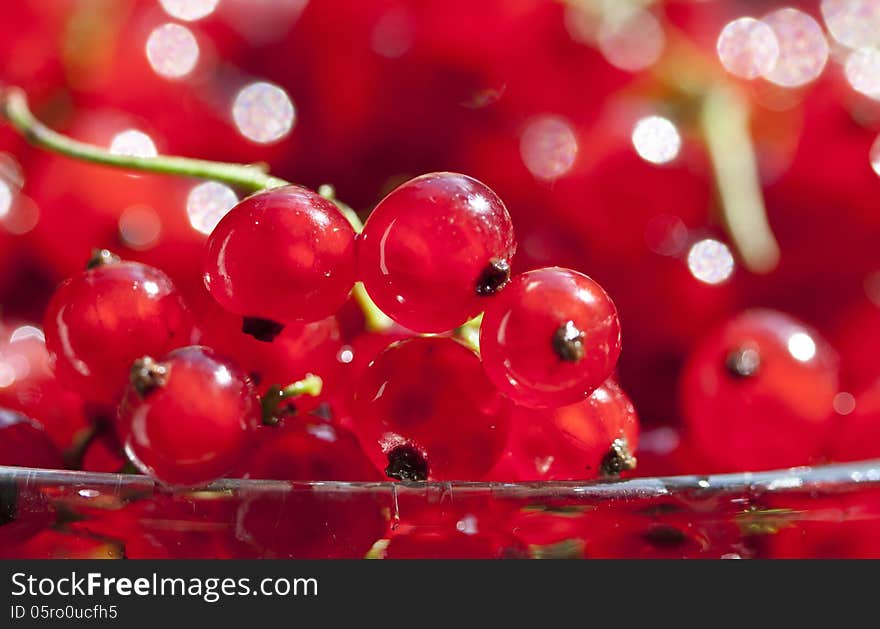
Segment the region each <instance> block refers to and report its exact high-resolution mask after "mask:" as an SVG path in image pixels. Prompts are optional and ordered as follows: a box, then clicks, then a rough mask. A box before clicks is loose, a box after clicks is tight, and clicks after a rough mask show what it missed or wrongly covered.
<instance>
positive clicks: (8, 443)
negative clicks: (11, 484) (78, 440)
mask: <svg viewBox="0 0 880 629" xmlns="http://www.w3.org/2000/svg"><path fill="white" fill-rule="evenodd" d="M0 465H10V466H18V467H42V468H47V469H62V468H63V467H64V462H63V460H62V458H61V452H60V451H59V450H58V448H56V447H55V444H54V443H52V440H51V439H50V438H49V436H48V435H47V434H46V431H45V430H43V427H42V426H41V425H40V424H39V423H37V422H36V421H34V420H33V419H31V418H30V417H27V416H26V415H22V414H21V413H18V412H16V411H10V410H8V409H5V408H0Z"/></svg>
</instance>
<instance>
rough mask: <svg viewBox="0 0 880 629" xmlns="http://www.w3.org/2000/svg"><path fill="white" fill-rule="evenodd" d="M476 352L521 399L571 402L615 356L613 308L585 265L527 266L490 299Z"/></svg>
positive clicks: (599, 378)
mask: <svg viewBox="0 0 880 629" xmlns="http://www.w3.org/2000/svg"><path fill="white" fill-rule="evenodd" d="M578 333H579V334H578ZM480 353H481V356H482V359H483V366H484V367H485V369H486V373H487V374H488V375H489V378H490V379H491V380H492V382H494V383H495V386H497V387H498V388H499V389H500V390H501V391H502V392H503V393H505V394H506V395H508V396H509V397H510V398H511V399H512V400H514V401H515V402H517V403H518V404H521V405H524V406H529V407H534V408H547V407H559V406H565V405H568V404H574V403H575V402H578V401H580V400H583V399H584V398H586V397H587V396H588V395H589V394H590V393H591V392H592V391H593V390H594V389H596V387H598V386H599V385H600V384H602V383H603V382H604V381H605V380H607V379H608V378H609V377H610V376H611V373H612V372H613V370H614V367H615V365H616V364H617V358H618V357H619V356H620V321H619V319H618V317H617V309H616V308H615V306H614V303H613V302H612V301H611V298H610V297H608V295H607V294H606V293H605V291H604V290H602V287H601V286H599V284H597V283H596V282H594V281H593V280H592V279H590V278H589V277H587V276H586V275H583V274H582V273H578V272H577V271H572V270H570V269H562V268H558V267H548V268H543V269H537V270H535V271H529V272H528V273H523V274H522V275H518V276H516V277H514V278H513V279H512V280H511V281H510V284H509V285H508V286H507V287H505V289H504V290H503V291H502V292H501V293H500V294H499V295H498V296H497V298H496V299H493V300H492V301H491V303H489V304H488V307H487V308H486V313H485V315H484V316H483V323H482V326H481V327H480Z"/></svg>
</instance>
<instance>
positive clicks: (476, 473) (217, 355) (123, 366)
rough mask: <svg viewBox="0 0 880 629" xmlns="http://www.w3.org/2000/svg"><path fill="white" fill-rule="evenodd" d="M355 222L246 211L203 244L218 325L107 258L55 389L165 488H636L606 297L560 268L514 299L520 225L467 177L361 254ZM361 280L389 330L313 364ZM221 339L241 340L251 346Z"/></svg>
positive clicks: (69, 316)
mask: <svg viewBox="0 0 880 629" xmlns="http://www.w3.org/2000/svg"><path fill="white" fill-rule="evenodd" d="M345 212H346V210H345V209H344V208H342V207H341V206H340V205H339V204H337V203H336V202H334V201H332V200H330V199H328V198H325V197H324V196H321V195H320V194H318V193H315V192H313V191H311V190H308V189H306V188H303V187H299V186H293V185H286V186H281V187H277V188H274V189H270V190H268V191H264V192H260V193H257V194H254V195H253V196H250V197H248V198H246V199H244V200H243V201H242V202H241V203H239V204H238V205H237V206H235V207H234V208H233V209H232V210H231V211H230V212H229V213H228V214H227V215H226V216H225V217H224V218H223V219H222V221H220V223H219V224H218V225H217V227H216V229H215V230H214V231H213V233H212V234H211V236H210V237H209V239H208V241H207V243H206V256H205V264H204V282H205V286H206V287H207V289H208V292H209V293H210V295H211V296H212V297H213V298H214V300H216V302H217V303H218V304H219V305H220V306H221V307H222V309H218V308H216V306H212V305H210V304H208V305H205V306H204V308H202V309H203V310H205V311H207V312H208V316H206V317H204V320H203V321H202V320H199V317H198V316H195V315H193V309H191V308H190V307H188V306H187V305H186V304H185V303H184V299H183V297H182V296H181V294H180V293H179V292H178V291H177V289H176V288H175V287H174V285H173V283H172V281H171V279H169V277H168V276H167V275H166V274H165V273H163V272H162V271H161V270H159V269H157V268H154V267H151V266H147V265H145V264H141V263H134V262H123V261H121V260H119V259H118V258H117V257H116V256H114V255H113V254H111V253H110V252H108V251H106V250H100V251H97V252H96V254H95V256H94V257H93V259H92V260H91V261H90V263H89V265H88V269H87V270H86V271H85V272H84V273H82V274H80V275H78V276H76V277H73V278H70V279H68V280H67V281H66V282H64V283H63V284H62V285H61V286H60V287H59V288H58V289H57V291H56V292H55V294H54V296H53V297H52V300H51V302H50V304H49V307H48V309H47V312H46V317H45V335H46V347H47V349H48V351H49V352H50V354H51V356H52V357H53V359H54V365H55V373H56V374H57V377H58V379H59V380H60V381H61V383H62V384H64V385H66V386H67V387H69V388H71V389H73V390H75V391H77V392H78V393H79V394H80V395H81V396H82V397H83V398H85V399H86V400H88V401H89V402H91V403H93V404H95V405H98V406H99V407H101V408H103V409H105V411H104V413H103V416H104V417H108V418H109V420H108V423H109V424H110V426H111V428H112V431H111V432H112V434H113V435H115V437H116V439H118V443H119V445H120V446H121V447H122V448H123V449H124V451H125V453H126V454H127V456H128V457H129V458H130V459H131V461H132V462H133V463H134V464H135V466H136V467H137V468H138V469H139V470H141V471H142V472H144V473H146V474H150V475H151V476H153V477H155V478H157V479H159V480H160V481H162V482H164V483H168V484H176V485H196V484H200V483H205V482H208V481H210V480H213V479H215V478H218V477H220V476H223V475H227V474H231V473H234V474H240V475H243V476H245V477H251V478H278V479H290V480H374V479H378V478H381V476H380V475H379V472H378V470H384V473H385V475H386V476H388V477H390V478H392V479H397V480H413V481H417V480H428V479H434V480H481V479H485V478H494V479H498V480H510V481H512V480H541V479H547V480H549V479H587V478H592V477H596V476H599V475H603V476H616V475H618V474H619V473H620V472H622V471H626V470H631V469H633V467H634V464H635V459H634V457H633V451H634V448H635V446H636V442H637V423H636V415H635V411H634V409H633V406H632V404H631V403H630V402H629V400H628V399H627V397H626V395H625V394H624V393H623V392H622V391H621V389H620V387H619V386H618V385H617V384H616V383H615V382H614V381H613V379H612V372H613V370H614V367H615V364H616V362H617V358H618V356H619V354H620V325H619V322H618V317H617V311H616V309H615V307H614V304H613V303H612V301H611V299H610V298H609V297H608V295H607V294H606V293H605V292H604V291H603V290H602V288H601V287H600V286H599V285H598V284H597V283H596V282H594V281H593V280H591V279H590V278H589V277H587V276H586V275H583V274H581V273H578V272H576V271H572V270H569V269H563V268H556V267H554V268H544V269H538V270H534V271H530V272H527V273H523V274H521V275H516V276H514V277H512V278H511V271H510V268H511V262H512V259H513V256H514V253H515V251H516V240H515V238H514V233H513V225H512V222H511V219H510V216H509V214H508V212H507V209H506V208H505V206H504V204H503V203H502V201H501V200H500V199H499V198H498V197H497V196H496V195H495V193H494V192H493V191H492V190H490V189H489V188H488V187H487V186H485V185H484V184H482V183H480V182H479V181H476V180H474V179H472V178H470V177H467V176H464V175H459V174H454V173H432V174H428V175H423V176H421V177H417V178H415V179H413V180H411V181H408V182H407V183H405V184H403V185H401V186H400V187H398V188H397V189H395V190H394V191H392V192H391V193H390V194H389V195H388V196H387V197H386V198H385V199H384V200H383V201H382V202H381V203H379V205H378V206H377V207H376V208H375V210H374V211H373V212H372V214H371V215H370V217H369V220H368V221H367V223H366V225H365V226H363V231H362V232H361V233H360V234H358V233H357V231H358V230H356V227H359V225H358V222H357V221H356V220H353V221H352V222H350V221H349V219H348V218H347V217H346V214H345ZM356 279H360V280H361V281H362V282H363V284H364V288H365V290H366V292H367V294H369V295H370V296H371V297H372V299H374V300H375V303H376V304H378V306H379V307H380V308H381V310H382V312H383V313H384V314H385V315H387V316H388V317H390V318H391V319H392V320H393V321H394V323H393V324H391V325H392V327H390V328H389V327H387V326H386V328H385V329H383V330H379V331H374V332H366V331H364V330H363V328H364V325H363V324H361V326H360V327H361V333H360V334H355V335H356V336H357V337H358V338H357V339H356V340H355V342H354V345H351V346H349V345H345V349H341V350H340V352H339V353H338V356H336V365H335V366H329V367H328V366H326V365H322V364H321V362H320V360H319V361H316V364H315V365H312V366H310V365H308V359H309V358H310V357H311V356H318V355H320V354H321V353H322V352H325V351H327V350H328V349H331V348H332V347H333V346H334V345H335V344H334V343H321V342H318V343H317V351H313V352H309V351H308V347H303V344H304V343H306V342H307V341H308V340H310V339H312V337H315V336H317V337H321V336H322V334H323V333H322V329H323V328H325V327H327V326H330V327H337V326H340V325H342V324H341V322H342V321H343V320H344V319H345V316H346V314H345V310H346V302H347V301H348V300H349V294H350V293H351V292H352V289H353V286H354V284H355V280H356ZM481 313H484V314H483V316H482V321H481V322H479V320H476V321H475V320H474V319H475V317H477V316H479V315H481ZM218 318H219V319H220V320H222V321H223V322H226V323H228V322H229V321H230V319H237V320H239V321H241V323H240V330H241V331H240V332H236V331H233V332H232V335H231V336H232V337H233V338H236V339H237V340H236V341H234V342H230V339H229V338H227V339H222V338H221V337H222V334H223V331H228V328H225V327H224V326H223V325H219V326H218V325H216V319H218ZM478 323H479V339H478V344H479V353H478V352H477V351H475V349H476V348H475V347H474V345H475V344H476V343H477V340H476V338H475V336H476V335H475V333H474V332H475V330H476V325H477V324H478ZM354 327H357V325H355V326H354ZM346 333H347V334H349V335H350V334H351V330H349V331H348V332H346ZM468 339H470V340H471V344H470V345H469V344H468V342H467V341H468ZM214 340H217V341H218V343H217V344H216V347H213V346H214V345H215V343H214ZM355 345H358V346H360V347H358V348H355ZM386 346H387V347H386ZM361 348H363V349H361ZM254 349H256V350H257V351H256V352H254V351H253V350H254ZM302 349H306V351H305V352H302V351H300V350H302ZM260 350H262V351H260ZM380 350H381V351H380ZM355 352H358V354H361V353H362V352H363V355H359V356H358V361H359V362H360V363H361V364H360V365H359V366H357V367H354V366H351V365H350V363H352V362H353V361H354V354H355ZM267 354H268V355H269V356H268V359H267V360H266V361H265V362H263V361H262V356H265V355H267ZM304 354H305V356H304ZM285 357H294V359H293V360H287V361H285ZM304 359H305V360H304ZM365 362H368V363H369V364H366V365H364V364H363V363H365ZM315 372H323V373H322V376H323V377H324V378H325V379H326V380H327V381H328V386H327V388H326V391H323V392H321V393H320V394H318V391H316V390H315V385H316V384H317V383H321V378H320V377H317V376H316V375H314V374H315ZM267 378H271V380H269V379H267ZM294 378H299V379H300V380H298V381H297V382H295V383H294V384H292V385H289V386H284V385H287V384H288V382H289V381H290V380H292V379H294ZM276 379H283V380H276ZM333 380H336V382H333ZM302 393H310V394H312V395H313V396H315V397H317V398H318V399H317V400H312V401H311V402H309V401H306V400H305V399H304V397H303V396H302ZM106 409H109V410H106ZM114 409H118V410H114ZM17 424H19V428H18V430H19V431H20V430H24V429H25V428H31V429H32V427H31V426H30V424H27V423H22V422H21V421H19V422H17ZM496 466H497V467H496Z"/></svg>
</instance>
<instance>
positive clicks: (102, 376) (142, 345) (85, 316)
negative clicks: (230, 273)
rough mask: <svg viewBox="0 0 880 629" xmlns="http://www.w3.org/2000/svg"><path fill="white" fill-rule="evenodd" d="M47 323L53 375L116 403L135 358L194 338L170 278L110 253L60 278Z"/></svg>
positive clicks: (90, 397)
mask: <svg viewBox="0 0 880 629" xmlns="http://www.w3.org/2000/svg"><path fill="white" fill-rule="evenodd" d="M44 327H45V333H46V346H47V348H48V349H49V351H50V352H51V354H52V355H53V358H54V360H55V373H56V375H57V376H58V379H59V380H61V382H62V383H64V384H65V385H66V386H67V387H69V388H71V389H73V390H75V391H78V392H79V393H80V394H81V395H82V396H83V397H84V398H86V399H88V400H91V401H95V402H112V403H115V401H116V400H117V399H118V396H119V395H120V393H121V392H122V390H123V389H124V388H125V382H126V377H127V374H128V370H129V367H131V363H132V361H134V360H135V359H137V358H139V357H141V356H143V355H145V354H152V355H160V356H161V355H162V354H164V353H166V352H168V351H169V350H172V349H174V348H175V347H180V346H182V345H187V344H189V343H191V342H192V341H193V327H192V321H191V317H190V313H189V310H188V309H187V307H186V305H185V304H184V303H183V299H182V298H181V296H180V295H179V294H178V292H177V290H176V289H175V287H174V285H173V284H172V283H171V280H170V279H168V276H167V275H165V274H164V273H163V272H162V271H160V270H158V269H156V268H153V267H151V266H146V265H144V264H139V263H136V262H115V261H112V260H110V261H109V262H108V263H106V264H99V265H98V266H95V267H94V268H91V269H89V270H87V271H85V272H84V273H82V274H80V275H78V276H76V277H73V278H70V279H69V280H67V281H65V282H64V283H63V284H61V286H59V287H58V290H56V291H55V294H54V295H53V296H52V300H51V302H50V303H49V306H48V308H47V310H46V318H45V326H44Z"/></svg>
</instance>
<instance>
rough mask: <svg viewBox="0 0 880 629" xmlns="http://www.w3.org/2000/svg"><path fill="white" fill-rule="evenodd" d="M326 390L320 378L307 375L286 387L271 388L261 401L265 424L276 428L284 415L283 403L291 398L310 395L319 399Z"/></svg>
mask: <svg viewBox="0 0 880 629" xmlns="http://www.w3.org/2000/svg"><path fill="white" fill-rule="evenodd" d="M323 388H324V381H323V380H321V377H320V376H316V375H314V374H311V373H310V374H307V375H306V377H305V378H303V379H302V380H297V381H296V382H294V383H293V384H289V385H287V386H286V387H280V386H277V385H274V386H271V387H269V389H268V390H267V391H266V394H265V395H264V396H263V399H262V400H261V402H262V405H263V423H264V424H266V425H267V426H274V425H275V424H277V423H278V422H279V421H281V417H282V416H283V415H284V413H283V412H282V410H281V403H282V402H284V400H288V399H290V398H294V397H299V396H301V395H309V396H311V397H318V396H319V395H321V390H322V389H323Z"/></svg>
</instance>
